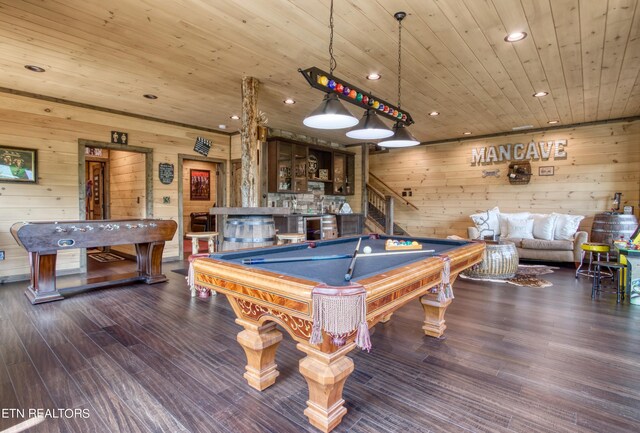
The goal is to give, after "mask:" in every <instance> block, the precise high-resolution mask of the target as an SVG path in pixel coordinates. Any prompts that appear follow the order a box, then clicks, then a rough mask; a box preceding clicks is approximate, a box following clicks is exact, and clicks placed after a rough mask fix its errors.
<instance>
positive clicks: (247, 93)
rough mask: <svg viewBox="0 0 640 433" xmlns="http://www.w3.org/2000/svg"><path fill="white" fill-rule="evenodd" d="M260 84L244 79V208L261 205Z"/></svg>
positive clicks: (251, 78) (251, 79)
mask: <svg viewBox="0 0 640 433" xmlns="http://www.w3.org/2000/svg"><path fill="white" fill-rule="evenodd" d="M258 84H259V81H258V80H257V79H256V78H253V77H242V128H241V129H240V137H241V143H242V144H241V146H242V181H241V184H240V191H241V193H242V207H256V206H259V205H260V172H259V170H258V155H259V153H258V149H259V145H258V144H259V143H258V108H257V105H258Z"/></svg>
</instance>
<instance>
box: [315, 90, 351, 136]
mask: <svg viewBox="0 0 640 433" xmlns="http://www.w3.org/2000/svg"><path fill="white" fill-rule="evenodd" d="M303 123H304V124H305V125H306V126H308V127H310V128H317V129H342V128H350V127H352V126H353V125H355V124H356V123H358V119H357V118H355V117H353V114H351V113H350V112H349V110H347V109H346V108H345V106H344V105H342V103H341V102H340V100H339V99H338V95H336V94H335V93H327V94H326V95H324V99H323V100H322V102H321V103H320V105H319V106H318V108H316V109H315V110H313V111H312V112H311V114H309V115H308V116H307V117H305V119H304V121H303Z"/></svg>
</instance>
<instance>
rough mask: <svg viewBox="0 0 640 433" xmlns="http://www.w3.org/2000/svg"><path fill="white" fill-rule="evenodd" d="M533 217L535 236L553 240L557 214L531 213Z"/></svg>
mask: <svg viewBox="0 0 640 433" xmlns="http://www.w3.org/2000/svg"><path fill="white" fill-rule="evenodd" d="M530 218H532V219H533V237H534V238H536V239H544V240H547V241H551V240H553V236H554V233H555V228H556V220H557V219H558V215H557V214H553V213H552V214H551V215H547V214H531V216H530Z"/></svg>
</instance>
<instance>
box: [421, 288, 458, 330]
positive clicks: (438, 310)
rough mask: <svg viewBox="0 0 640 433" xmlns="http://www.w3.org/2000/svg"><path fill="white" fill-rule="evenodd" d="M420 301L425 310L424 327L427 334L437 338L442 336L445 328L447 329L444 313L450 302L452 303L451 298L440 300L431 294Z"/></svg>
mask: <svg viewBox="0 0 640 433" xmlns="http://www.w3.org/2000/svg"><path fill="white" fill-rule="evenodd" d="M420 303H421V304H422V309H423V310H424V324H423V325H422V329H423V330H424V333H425V335H428V336H430V337H436V338H440V337H442V334H444V330H445V329H447V325H446V324H445V322H444V313H445V311H446V310H447V307H448V306H449V304H451V299H447V300H446V301H443V302H438V301H437V300H436V298H435V296H434V295H431V294H429V295H425V296H423V297H422V298H420Z"/></svg>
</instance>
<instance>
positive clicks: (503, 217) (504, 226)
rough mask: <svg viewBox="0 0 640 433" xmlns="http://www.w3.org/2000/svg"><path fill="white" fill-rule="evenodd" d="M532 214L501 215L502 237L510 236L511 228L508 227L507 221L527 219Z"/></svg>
mask: <svg viewBox="0 0 640 433" xmlns="http://www.w3.org/2000/svg"><path fill="white" fill-rule="evenodd" d="M530 215H531V214H530V213H529V212H519V213H501V214H500V215H499V217H498V219H499V221H500V235H501V236H502V237H505V236H507V235H508V234H509V228H508V227H507V221H508V220H509V219H511V218H515V219H527V218H529V216H530Z"/></svg>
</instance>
